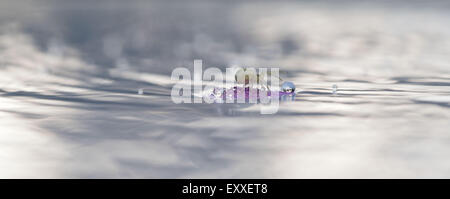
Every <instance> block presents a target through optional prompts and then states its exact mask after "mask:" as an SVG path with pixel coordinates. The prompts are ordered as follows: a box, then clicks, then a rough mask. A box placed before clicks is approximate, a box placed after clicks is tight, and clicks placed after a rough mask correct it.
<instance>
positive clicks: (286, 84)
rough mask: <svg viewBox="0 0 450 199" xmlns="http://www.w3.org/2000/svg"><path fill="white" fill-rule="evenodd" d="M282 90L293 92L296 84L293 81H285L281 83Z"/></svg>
mask: <svg viewBox="0 0 450 199" xmlns="http://www.w3.org/2000/svg"><path fill="white" fill-rule="evenodd" d="M281 91H282V92H286V93H292V92H294V91H295V85H294V84H293V83H292V82H284V83H283V84H282V85H281Z"/></svg>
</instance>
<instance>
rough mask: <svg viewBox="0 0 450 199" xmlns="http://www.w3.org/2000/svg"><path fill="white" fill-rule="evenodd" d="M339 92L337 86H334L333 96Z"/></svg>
mask: <svg viewBox="0 0 450 199" xmlns="http://www.w3.org/2000/svg"><path fill="white" fill-rule="evenodd" d="M337 91H338V86H337V85H336V84H333V95H336V94H337Z"/></svg>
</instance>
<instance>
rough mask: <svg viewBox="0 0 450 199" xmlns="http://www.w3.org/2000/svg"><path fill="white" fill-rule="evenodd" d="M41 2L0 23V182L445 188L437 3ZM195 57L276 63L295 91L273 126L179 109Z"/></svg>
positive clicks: (199, 108) (449, 50)
mask: <svg viewBox="0 0 450 199" xmlns="http://www.w3.org/2000/svg"><path fill="white" fill-rule="evenodd" d="M38 5H41V4H39V3H38ZM45 5H46V4H45ZM45 5H44V4H42V5H41V7H39V6H37V7H34V8H27V7H26V6H25V5H16V6H14V4H12V3H11V5H10V6H11V9H9V10H12V11H14V10H22V9H25V10H28V11H30V10H31V11H33V12H29V14H28V15H24V16H16V15H15V14H14V12H12V11H10V12H9V13H7V14H3V15H2V20H1V21H2V24H3V25H4V26H2V29H1V34H0V77H1V78H0V177H2V178H8V177H45V178H53V177H68V178H80V177H87V178H103V177H107V178H116V177H117V178H329V177H331V178H394V177H399V178H415V177H418V178H429V177H431V178H442V177H447V178H448V177H450V161H448V160H447V157H449V156H450V134H449V129H450V122H449V121H450V109H449V107H450V66H449V64H450V58H449V56H448V55H449V54H450V42H449V38H450V31H449V28H448V27H450V26H448V25H449V20H450V18H449V17H450V16H448V14H447V13H448V12H447V11H448V10H447V8H448V6H446V4H444V3H442V2H440V1H436V3H435V4H430V5H428V4H426V5H422V4H419V3H417V4H411V5H410V6H403V5H404V4H402V3H399V4H390V3H380V4H375V5H371V4H369V5H365V4H363V5H359V4H358V5H357V6H354V5H353V4H352V3H351V2H350V3H347V4H344V5H335V4H332V3H330V2H328V3H327V2H325V3H323V4H312V5H310V4H306V3H284V4H276V5H274V4H269V3H254V4H250V3H247V4H237V5H228V4H225V5H222V4H212V5H210V4H193V5H191V4H182V3H179V4H173V5H172V4H170V5H166V4H164V3H154V4H149V6H148V10H146V11H148V13H147V12H144V11H142V13H141V11H140V10H139V9H138V7H142V5H141V3H130V5H128V4H127V7H125V8H123V7H122V8H120V9H119V8H117V7H116V4H98V5H97V4H87V3H84V4H75V5H67V4H58V3H55V6H51V7H46V6H45ZM86 5H92V8H90V9H87V8H86ZM118 5H122V4H118ZM145 5H147V4H145ZM195 5H197V6H199V5H204V6H206V7H205V9H202V10H201V11H199V12H196V11H198V10H197V9H198V8H197V7H196V6H195ZM105 7H106V8H105ZM177 8H182V9H179V10H177V12H175V11H173V10H174V9H175V10H176V9H177ZM217 8H224V10H226V11H227V12H231V13H233V14H230V13H226V12H224V11H217V12H214V11H211V10H213V9H217ZM158 10H159V11H158ZM205 10H209V11H205ZM256 10H262V11H264V12H258V11H256ZM179 12H181V14H179V15H175V16H172V15H168V14H167V15H165V14H164V13H171V14H173V13H179ZM3 13H5V12H3ZM55 13H56V14H55ZM63 13H66V14H63ZM146 13H147V14H146ZM214 13H216V14H217V15H219V16H221V18H218V19H208V18H205V16H213V14H214ZM262 13H263V14H262ZM55 16H59V18H57V17H56V18H55ZM111 16H124V18H125V19H123V18H120V17H119V18H120V20H124V21H125V22H130V23H131V25H130V24H127V23H125V22H124V23H122V21H120V20H119V21H118V19H110V17H111ZM148 16H152V17H153V16H164V17H166V18H164V19H153V18H147V17H148ZM185 16H187V17H186V18H187V19H186V18H184V19H186V21H181V22H179V23H180V24H183V23H187V22H191V23H193V24H194V25H195V26H198V27H199V28H200V30H199V29H196V28H193V29H189V28H187V27H186V26H182V25H180V24H179V23H178V22H177V21H178V20H181V19H182V18H183V17H185ZM130 18H131V19H132V20H131V19H130ZM128 19H130V20H131V21H127V20H128ZM94 22H95V23H96V24H97V25H98V26H101V25H103V27H102V28H99V27H97V26H95V25H89V24H91V23H94ZM200 22H201V23H200ZM136 24H137V25H136ZM39 27H45V28H42V29H41V28H39ZM122 27H126V28H122ZM180 29H181V30H180ZM230 29H231V30H230ZM70 30H72V31H79V32H77V33H76V34H75V33H73V34H74V35H71V34H72V33H69V32H67V31H70ZM140 34H142V35H140ZM108 38H112V39H108ZM136 38H138V39H141V40H142V41H141V40H139V41H134V42H137V43H133V39H136ZM155 40H160V41H164V42H161V43H159V42H157V41H155ZM96 41H98V42H96ZM170 41H173V42H172V43H171V42H170ZM142 42H143V43H145V44H142V45H140V44H141V43H142ZM130 43H131V44H130ZM198 45H200V47H199V46H198ZM172 48H173V49H175V50H172ZM168 49H169V50H168ZM140 52H144V55H143V54H141V53H140ZM147 53H148V54H147ZM172 58H173V59H172ZM196 58H202V59H203V60H204V62H205V65H206V66H205V68H206V67H209V66H211V67H212V66H220V67H222V68H224V67H228V66H229V65H232V64H239V65H246V66H254V67H258V66H277V67H280V68H281V70H282V71H283V73H282V74H283V78H284V79H285V80H288V81H292V82H294V83H295V85H296V87H297V92H298V93H297V95H296V97H295V99H294V100H293V101H287V102H282V103H281V104H280V110H279V111H278V113H277V114H274V115H261V114H260V109H259V105H253V104H252V105H250V104H246V105H242V104H240V105H237V104H174V103H173V102H172V101H171V99H170V89H171V88H172V84H173V82H172V81H171V80H170V71H171V70H172V69H173V68H175V67H181V66H187V67H192V61H193V59H196ZM217 64H218V65H217ZM333 85H337V92H336V93H335V94H333ZM141 88H144V89H143V90H142V91H143V93H142V95H139V94H138V91H139V89H141Z"/></svg>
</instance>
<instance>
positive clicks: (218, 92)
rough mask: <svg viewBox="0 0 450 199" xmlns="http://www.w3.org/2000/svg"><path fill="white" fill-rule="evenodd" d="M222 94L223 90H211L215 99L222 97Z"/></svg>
mask: <svg viewBox="0 0 450 199" xmlns="http://www.w3.org/2000/svg"><path fill="white" fill-rule="evenodd" d="M222 94H223V89H220V88H214V90H213V95H214V96H215V97H222Z"/></svg>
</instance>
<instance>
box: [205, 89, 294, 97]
mask: <svg viewBox="0 0 450 199" xmlns="http://www.w3.org/2000/svg"><path fill="white" fill-rule="evenodd" d="M244 92H245V94H244ZM261 92H267V96H268V97H270V96H272V92H271V91H264V90H261V89H257V88H249V87H245V88H243V87H236V86H235V87H233V88H230V89H226V90H223V89H214V90H213V93H212V94H211V97H221V98H222V99H223V100H225V99H227V98H232V99H233V100H235V99H238V98H239V97H241V96H242V97H244V96H245V100H250V99H253V100H260V99H261V97H265V96H266V95H264V96H260V93H261ZM239 94H240V95H239ZM293 94H294V93H293V92H283V91H278V96H279V97H282V96H286V95H293Z"/></svg>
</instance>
